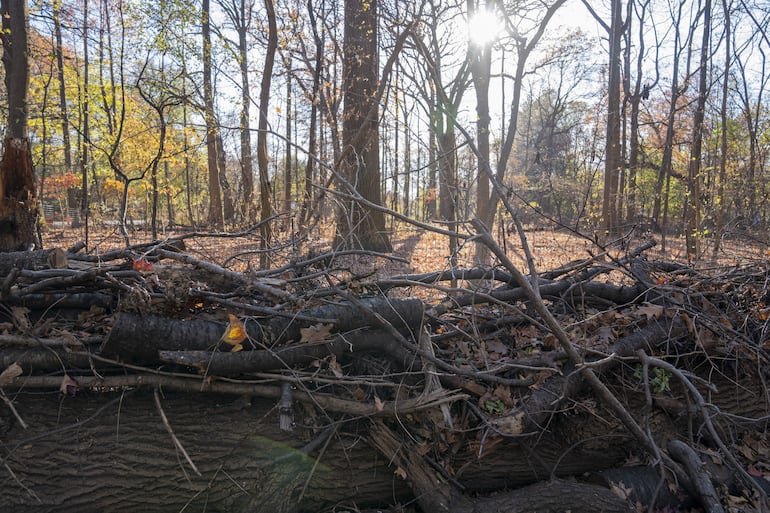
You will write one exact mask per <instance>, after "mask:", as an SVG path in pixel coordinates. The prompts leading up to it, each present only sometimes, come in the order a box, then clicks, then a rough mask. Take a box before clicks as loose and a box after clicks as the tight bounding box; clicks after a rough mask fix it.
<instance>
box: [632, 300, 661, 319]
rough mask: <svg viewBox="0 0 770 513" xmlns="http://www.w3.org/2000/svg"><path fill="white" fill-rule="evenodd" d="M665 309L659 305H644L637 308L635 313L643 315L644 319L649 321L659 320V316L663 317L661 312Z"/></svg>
mask: <svg viewBox="0 0 770 513" xmlns="http://www.w3.org/2000/svg"><path fill="white" fill-rule="evenodd" d="M664 310H665V309H664V308H663V307H662V306H660V305H653V304H650V303H645V304H644V305H642V306H640V307H639V308H637V311H638V312H639V313H640V314H642V315H644V317H645V318H646V319H647V320H648V321H649V320H650V319H660V316H661V315H663V311H664Z"/></svg>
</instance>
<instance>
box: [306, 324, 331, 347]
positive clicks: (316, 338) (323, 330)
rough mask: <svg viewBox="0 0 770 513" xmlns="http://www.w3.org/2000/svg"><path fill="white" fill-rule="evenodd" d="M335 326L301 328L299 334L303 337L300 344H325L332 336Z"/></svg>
mask: <svg viewBox="0 0 770 513" xmlns="http://www.w3.org/2000/svg"><path fill="white" fill-rule="evenodd" d="M333 327H334V326H333V325H331V324H321V323H318V324H314V325H312V326H308V327H307V328H300V330H299V333H300V335H301V338H300V340H299V341H300V342H306V343H312V342H323V341H324V340H326V339H327V338H329V337H330V336H331V331H332V328H333Z"/></svg>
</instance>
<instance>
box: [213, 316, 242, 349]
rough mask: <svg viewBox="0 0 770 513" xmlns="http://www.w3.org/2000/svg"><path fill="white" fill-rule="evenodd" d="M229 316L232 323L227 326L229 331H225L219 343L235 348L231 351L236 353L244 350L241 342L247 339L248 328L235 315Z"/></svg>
mask: <svg viewBox="0 0 770 513" xmlns="http://www.w3.org/2000/svg"><path fill="white" fill-rule="evenodd" d="M227 316H228V317H229V318H230V322H229V323H228V324H227V329H225V332H224V334H223V335H222V338H220V339H219V341H220V342H224V343H226V344H230V345H231V346H233V348H232V350H231V351H232V352H233V353H235V352H237V351H240V350H241V349H243V346H242V345H241V342H243V341H244V340H246V338H247V335H246V327H245V326H244V325H243V323H242V322H241V321H240V320H239V319H238V318H237V317H236V316H234V315H233V314H227Z"/></svg>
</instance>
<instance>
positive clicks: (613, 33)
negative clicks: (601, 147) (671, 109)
mask: <svg viewBox="0 0 770 513" xmlns="http://www.w3.org/2000/svg"><path fill="white" fill-rule="evenodd" d="M611 6H612V14H611V16H612V20H611V25H610V54H609V77H608V80H607V125H606V147H605V159H604V192H603V197H602V229H603V231H604V233H605V235H611V234H613V233H614V232H615V231H616V230H617V227H618V185H619V176H620V168H621V166H622V158H621V157H622V155H621V147H620V128H621V127H620V119H621V118H620V85H621V76H620V75H621V74H620V49H621V42H622V37H623V28H622V25H623V19H622V4H621V0H612V1H611Z"/></svg>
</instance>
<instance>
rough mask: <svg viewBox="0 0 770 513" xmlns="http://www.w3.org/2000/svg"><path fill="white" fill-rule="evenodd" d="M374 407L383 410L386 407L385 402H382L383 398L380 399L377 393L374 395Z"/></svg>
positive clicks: (376, 409)
mask: <svg viewBox="0 0 770 513" xmlns="http://www.w3.org/2000/svg"><path fill="white" fill-rule="evenodd" d="M374 409H375V411H382V410H384V409H385V403H384V402H382V399H380V398H379V397H377V396H376V395H375V396H374Z"/></svg>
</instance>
